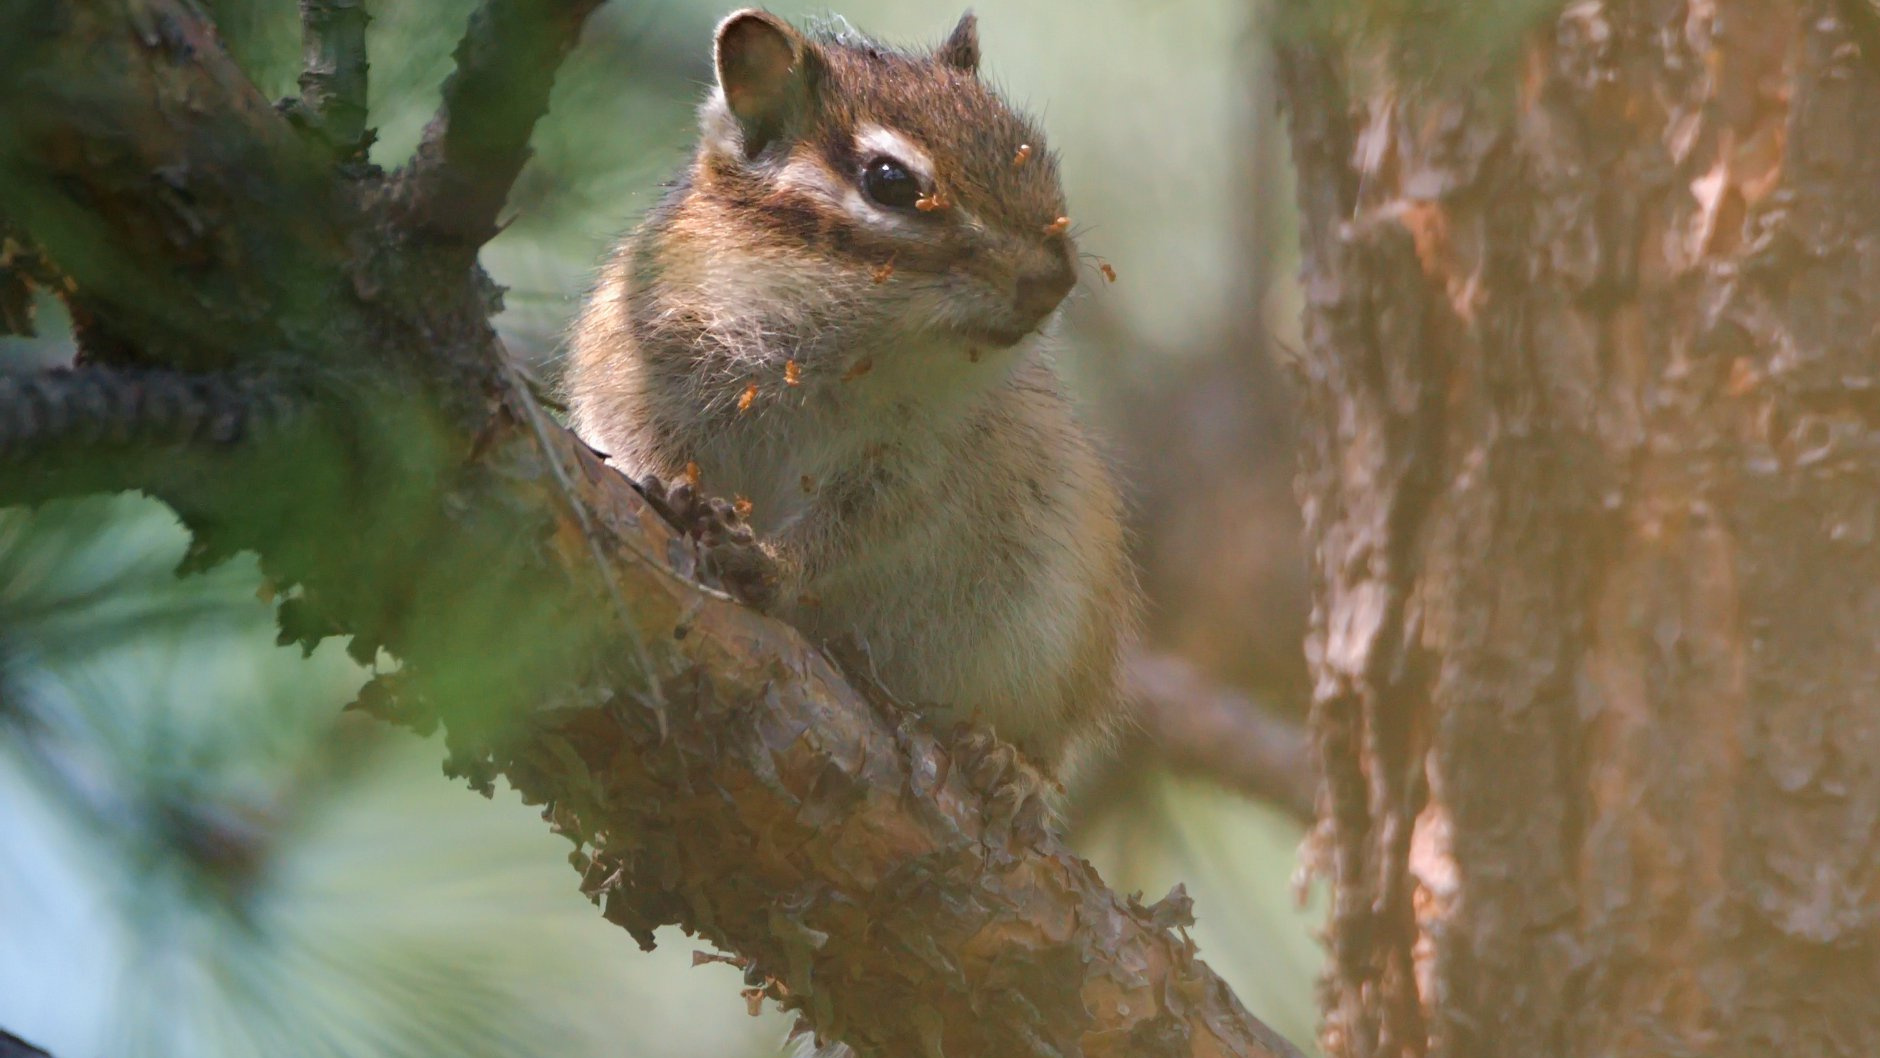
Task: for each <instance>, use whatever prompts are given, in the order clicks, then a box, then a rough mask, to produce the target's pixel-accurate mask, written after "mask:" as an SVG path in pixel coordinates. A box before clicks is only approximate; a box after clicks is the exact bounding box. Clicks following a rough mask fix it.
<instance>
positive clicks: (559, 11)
mask: <svg viewBox="0 0 1880 1058" xmlns="http://www.w3.org/2000/svg"><path fill="white" fill-rule="evenodd" d="M598 6H600V0H484V3H483V4H482V5H481V6H480V7H478V8H477V10H476V13H475V14H473V15H471V16H470V27H469V30H468V31H467V32H465V34H464V36H463V39H462V40H461V41H459V42H458V44H457V52H456V60H457V68H456V69H455V70H454V71H453V72H452V73H451V75H450V79H449V80H447V81H445V82H444V101H443V104H442V105H441V106H440V107H439V108H438V111H437V116H436V117H434V118H432V119H431V124H430V126H429V127H428V128H426V129H425V132H424V140H423V142H422V143H420V144H419V146H418V153H417V156H416V157H414V158H413V159H412V161H411V164H410V165H409V166H407V167H406V168H405V170H404V172H402V173H401V174H400V178H399V184H398V189H397V197H398V200H399V203H400V208H401V210H402V212H403V214H404V216H405V218H406V221H407V223H409V224H411V225H412V226H413V227H416V228H419V229H421V230H425V231H429V232H431V233H433V234H436V235H438V236H440V237H443V238H446V239H450V240H453V241H456V242H459V243H461V244H462V245H463V246H465V247H467V248H470V249H472V250H474V249H475V248H476V247H478V246H481V245H482V244H483V243H485V242H487V241H489V239H490V238H491V237H492V236H494V235H495V234H496V232H497V230H498V229H497V224H496V218H497V213H498V212H499V211H500V210H501V209H502V206H503V202H504V200H505V199H507V198H508V197H509V188H510V185H511V184H513V183H515V180H516V175H517V174H518V173H520V172H521V171H522V166H523V163H524V162H526V161H528V159H529V135H530V133H531V132H532V131H533V130H534V128H535V122H536V121H537V120H538V119H539V118H540V117H541V116H542V115H543V114H545V113H547V112H548V94H549V89H550V88H551V87H552V86H553V85H554V81H555V70H556V69H557V68H558V67H559V66H560V65H561V60H562V58H563V57H564V56H566V55H567V54H568V51H569V50H570V49H572V48H573V47H574V44H575V40H576V39H577V38H578V37H579V36H580V34H581V26H582V24H583V23H584V22H586V21H587V17H588V15H589V14H590V13H592V12H593V10H594V9H595V8H596V7H598Z"/></svg>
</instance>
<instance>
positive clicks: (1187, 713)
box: [1123, 654, 1318, 823]
mask: <svg viewBox="0 0 1880 1058" xmlns="http://www.w3.org/2000/svg"><path fill="white" fill-rule="evenodd" d="M1123 674H1124V679H1125V681H1126V688H1127V691H1128V694H1129V696H1130V699H1131V701H1132V702H1133V703H1134V705H1135V707H1136V715H1137V718H1138V719H1139V720H1140V722H1141V724H1142V727H1143V729H1144V730H1145V731H1146V732H1147V733H1148V735H1149V737H1150V739H1151V740H1152V741H1153V742H1154V743H1155V745H1156V746H1157V747H1158V748H1159V749H1161V751H1162V753H1163V754H1164V755H1165V756H1166V757H1168V759H1169V760H1170V762H1172V763H1173V764H1175V765H1176V766H1177V767H1185V768H1187V769H1190V770H1192V771H1195V772H1198V773H1200V774H1203V775H1206V776H1208V777H1210V778H1213V779H1215V780H1217V781H1219V782H1220V783H1222V784H1223V785H1225V786H1228V787H1230V788H1232V789H1235V790H1238V791H1240V792H1242V793H1244V794H1247V795H1248V796H1249V797H1253V798H1255V799H1257V800H1260V801H1264V802H1267V803H1269V804H1272V805H1274V806H1276V807H1278V808H1281V809H1283V810H1285V811H1286V813H1287V814H1289V815H1291V816H1292V817H1293V818H1295V819H1298V820H1300V821H1302V822H1305V823H1311V822H1312V821H1313V811H1314V800H1315V797H1316V793H1317V789H1318V776H1317V774H1316V772H1315V771H1314V769H1313V766H1312V755H1313V754H1312V740H1311V738H1310V736H1308V735H1307V733H1306V729H1305V726H1304V725H1303V724H1300V723H1298V722H1296V721H1293V720H1290V719H1288V718H1286V717H1284V716H1281V715H1280V714H1278V713H1276V712H1274V711H1273V710H1272V709H1270V708H1268V707H1267V706H1266V705H1264V704H1262V703H1260V702H1258V701H1256V700H1254V699H1252V698H1249V697H1247V696H1245V695H1242V694H1238V693H1236V692H1234V691H1231V690H1227V689H1225V688H1222V687H1219V686H1216V685H1214V684H1211V683H1209V682H1208V680H1207V679H1206V677H1204V676H1202V674H1201V673H1199V672H1197V671H1196V670H1195V668H1194V666H1192V665H1190V664H1188V663H1187V662H1185V661H1182V660H1180V659H1178V658H1173V657H1169V656H1167V655H1158V654H1137V655H1134V656H1132V657H1131V658H1129V660H1128V661H1127V662H1126V663H1125V664H1124V668H1123Z"/></svg>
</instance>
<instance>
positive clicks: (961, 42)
mask: <svg viewBox="0 0 1880 1058" xmlns="http://www.w3.org/2000/svg"><path fill="white" fill-rule="evenodd" d="M731 32H735V33H736V34H738V35H739V39H738V40H737V41H735V42H733V44H732V45H730V46H731V47H735V48H737V49H739V50H738V51H737V52H736V53H735V54H731V55H727V54H726V53H725V49H726V48H727V44H726V40H727V39H728V36H729V34H730V33H731ZM749 38H759V39H760V43H761V45H762V48H763V49H764V50H762V51H753V49H751V48H750V46H749V45H748V43H747V40H748V39H749ZM779 48H782V49H786V51H784V52H783V54H791V55H794V56H795V57H796V60H797V61H796V62H795V64H794V65H793V66H792V67H791V68H790V71H791V72H790V77H791V78H792V80H790V81H787V82H783V81H778V80H776V77H777V76H778V75H777V74H776V72H775V71H776V69H777V67H778V64H777V63H775V62H773V61H770V58H769V57H770V56H772V55H774V54H777V53H778V52H777V51H776V49H779ZM720 49H721V51H720V56H719V58H720V78H721V85H720V88H719V89H718V90H717V91H715V92H714V93H713V95H712V98H711V99H710V100H708V101H707V103H706V105H705V107H704V108H703V112H702V126H703V135H702V137H701V142H700V146H699V150H698V152H697V155H696V156H695V158H694V160H693V163H692V165H691V167H690V168H689V170H688V172H687V174H686V175H685V177H684V178H683V179H682V180H681V181H680V182H679V183H678V184H677V185H676V186H675V187H674V189H673V190H672V192H671V193H670V194H669V195H668V196H667V198H666V199H665V201H664V202H662V203H661V204H660V206H659V207H657V208H656V209H655V210H654V211H653V212H652V214H651V215H650V216H649V217H648V218H647V219H646V221H645V223H644V224H643V225H642V227H641V228H640V229H639V231H638V232H636V233H635V234H634V235H632V236H631V237H629V238H628V239H627V240H625V241H624V242H623V243H622V244H621V246H620V247H619V248H618V249H617V250H616V252H615V253H614V255H613V257H612V258H611V259H610V261H609V262H608V264H607V265H606V267H605V269H604V270H603V272H602V275H601V277H600V282H599V283H598V285H597V286H596V288H595V290H594V293H593V295H592V297H591V298H590V300H589V302H588V306H587V309H586V311H585V312H584V313H583V315H582V317H581V319H580V321H579V323H578V324H577V325H576V328H575V330H574V334H573V337H572V342H571V345H572V354H573V357H572V365H571V368H570V373H569V390H570V397H571V404H572V406H573V409H574V423H575V426H576V428H577V429H578V430H579V431H580V432H581V433H582V434H583V436H585V437H586V438H587V439H588V440H589V441H590V442H592V443H594V444H595V445H596V446H597V447H599V448H601V449H603V450H605V451H608V452H611V453H612V454H613V455H614V457H615V460H616V461H617V462H618V463H619V464H621V465H622V466H623V467H624V468H625V469H626V470H627V471H628V472H629V473H632V474H635V475H645V474H649V473H651V474H659V475H662V476H665V477H668V478H671V477H675V476H678V475H680V474H681V473H682V472H683V470H684V468H685V466H686V465H687V464H688V463H694V462H695V463H697V464H698V466H699V468H700V469H701V471H702V474H703V478H704V487H705V489H706V490H707V491H709V492H714V493H718V494H720V495H733V494H736V495H742V496H746V497H749V498H750V500H751V501H752V503H753V505H754V509H753V513H752V521H753V524H754V525H755V526H756V528H757V529H758V531H759V533H760V535H761V536H762V538H763V539H764V541H765V547H766V549H767V551H769V553H770V554H771V555H772V556H773V557H774V558H775V560H776V562H777V564H778V566H779V568H780V570H781V572H782V581H783V583H782V584H781V586H780V591H779V594H778V598H779V600H780V602H779V604H778V606H777V609H778V611H779V612H780V613H781V615H782V616H784V617H786V618H787V619H789V620H790V621H792V622H793V623H795V624H796V625H798V626H799V627H801V628H802V629H803V630H804V631H805V632H807V633H808V634H810V635H811V636H812V637H822V638H838V637H853V638H855V639H859V640H860V641H862V642H864V643H866V645H867V647H868V650H869V652H870V654H871V656H872V658H873V660H874V664H875V666H876V668H877V670H878V674H879V676H880V677H881V679H882V681H883V682H884V684H886V686H887V687H888V688H889V689H890V690H893V691H894V692H896V693H897V694H899V695H900V696H901V697H903V698H905V699H908V700H910V701H916V702H922V703H932V705H933V708H934V709H935V710H937V711H938V712H939V713H940V714H941V715H942V716H943V717H960V718H964V717H966V716H976V717H978V718H980V719H983V720H986V721H988V722H990V723H991V724H992V725H993V727H994V728H995V729H996V730H997V731H998V732H999V733H1000V734H1001V735H1002V736H1004V737H1006V738H1008V739H1011V740H1012V741H1014V742H1016V743H1018V745H1019V746H1020V748H1022V749H1023V750H1025V751H1026V752H1027V753H1028V754H1029V755H1030V756H1031V757H1032V758H1034V759H1035V760H1036V761H1037V762H1038V763H1040V764H1042V765H1044V766H1045V767H1047V768H1049V769H1052V770H1054V771H1059V772H1060V773H1061V771H1062V769H1063V767H1064V766H1065V764H1066V762H1067V760H1068V759H1070V758H1071V757H1072V756H1073V755H1074V754H1076V753H1077V752H1078V750H1079V749H1080V748H1085V747H1088V746H1090V745H1092V744H1093V743H1097V742H1100V741H1101V740H1102V739H1103V737H1104V736H1105V735H1106V733H1107V732H1109V731H1110V730H1111V729H1112V728H1113V727H1114V725H1115V722H1116V719H1117V717H1118V716H1120V715H1121V714H1120V703H1119V699H1118V694H1117V690H1116V664H1117V652H1118V648H1119V644H1120V643H1121V641H1122V639H1123V638H1124V637H1125V636H1126V635H1127V634H1128V633H1129V631H1130V629H1131V625H1132V620H1133V614H1134V611H1135V594H1134V589H1133V578H1132V575H1131V573H1130V571H1129V567H1128V564H1127V561H1126V559H1125V557H1124V548H1123V534H1122V529H1121V511H1120V505H1119V501H1118V498H1117V493H1116V490H1115V487H1114V485H1113V484H1112V482H1111V480H1110V476H1109V474H1108V471H1107V468H1106V467H1105V465H1104V463H1103V461H1102V460H1101V459H1100V458H1099V457H1098V456H1097V454H1096V453H1095V451H1094V450H1093V448H1092V446H1091V445H1090V443H1089V442H1088V440H1087V439H1086V437H1085V435H1084V434H1083V432H1082V431H1081V430H1080V429H1079V427H1078V426H1077V424H1076V422H1075V420H1074V418H1073V416H1072V413H1071V409H1070V407H1069V405H1068V402H1067V401H1066V400H1065V399H1064V397H1063V395H1062V386H1061V385H1060V383H1059V382H1058V380H1057V378H1056V377H1055V375H1054V373H1053V371H1052V369H1051V367H1050V366H1049V364H1048V362H1047V361H1046V360H1045V359H1044V358H1043V357H1042V355H1041V354H1040V353H1039V351H1038V350H1037V349H1036V347H1035V346H1036V339H1035V338H1033V337H1031V336H1029V335H1027V336H1026V337H1024V338H1023V339H1022V340H1014V339H1016V338H1017V337H1018V335H1020V334H1024V333H1025V332H1028V331H1030V330H1031V329H1032V328H1033V327H1035V326H1036V325H1037V323H1038V319H1037V318H1036V316H1029V317H1028V316H1025V315H1024V314H1023V312H1022V311H1021V310H1020V309H1018V308H1015V307H1014V305H1015V304H1016V303H1017V302H1022V300H1023V299H1022V298H1017V299H1016V301H1015V294H1014V290H1015V289H1017V290H1020V291H1022V290H1023V286H1022V284H1023V282H1024V278H1025V277H1026V276H1028V275H1046V276H1068V272H1069V268H1070V261H1072V260H1073V259H1074V258H1073V257H1072V246H1071V242H1070V239H1069V237H1068V236H1067V235H1065V234H1064V233H1062V232H1061V231H1059V232H1057V233H1051V232H1049V231H1048V230H1047V229H1049V228H1050V227H1051V226H1052V222H1053V221H1055V220H1056V218H1058V217H1060V216H1062V215H1063V214H1064V212H1065V210H1064V202H1063V193H1062V191H1061V189H1060V186H1059V183H1058V176H1057V164H1056V160H1055V159H1054V158H1053V157H1052V156H1051V154H1050V152H1049V151H1048V150H1046V149H1045V147H1044V142H1043V138H1042V136H1041V135H1040V133H1039V131H1038V130H1037V128H1036V127H1035V126H1033V125H1032V124H1031V123H1030V122H1029V121H1028V120H1027V119H1026V118H1025V117H1024V116H1022V115H1020V114H1018V113H1016V112H1015V111H1013V110H1012V109H1011V108H1010V107H1009V106H1007V105H1006V104H1005V102H1004V101H1003V100H1001V99H1000V98H999V97H998V96H997V94H996V93H994V92H993V91H992V90H991V89H990V88H988V87H987V86H986V85H985V84H984V83H983V82H981V81H980V80H979V78H978V76H977V73H976V70H975V69H974V68H973V67H974V66H975V65H976V62H977V59H978V42H977V38H976V35H974V34H973V32H972V26H971V24H970V23H962V26H961V28H960V29H959V30H956V31H955V33H954V35H953V37H952V38H950V39H949V40H948V42H947V43H946V44H945V45H944V46H943V48H942V50H941V51H939V52H936V53H933V54H910V53H904V52H898V51H893V50H890V49H887V48H885V47H882V46H880V45H878V44H875V43H873V42H869V41H864V40H855V39H849V38H846V37H844V38H840V39H838V38H835V37H827V36H825V37H820V38H815V39H811V38H805V37H802V36H799V35H797V34H796V33H795V31H794V30H790V29H789V28H788V27H787V26H784V25H783V24H782V23H781V22H780V21H778V20H775V19H774V18H772V17H771V16H761V15H756V14H753V13H748V12H747V13H740V14H739V15H734V16H732V17H731V18H730V19H727V20H726V22H725V23H724V24H723V26H721V29H720ZM747 52H752V53H753V54H755V55H756V56H757V58H756V59H755V60H754V59H752V58H751V57H750V55H749V54H747ZM758 60H762V61H758ZM747 70H756V71H757V72H756V73H754V74H747V73H746V72H745V71H747ZM727 71H729V72H727ZM726 77H730V78H732V79H733V80H734V84H733V85H732V86H731V87H733V88H735V89H736V91H735V92H732V93H730V94H729V95H728V93H727V90H726V86H725V85H723V84H722V81H723V80H724V79H725V78H726ZM745 77H754V78H760V79H762V78H769V79H768V80H760V82H759V83H756V84H754V85H751V84H745V83H743V81H742V80H739V79H740V78H745ZM728 99H735V100H736V101H737V109H736V110H734V109H733V106H732V104H731V103H730V102H728V101H727V100H728ZM753 100H754V101H756V102H751V101H753ZM870 129H875V130H885V131H879V132H876V133H869V132H867V130H870ZM870 135H872V136H874V137H875V138H874V139H868V138H867V137H868V136H870ZM880 143H886V144H888V145H889V146H890V147H893V148H894V149H895V150H900V146H898V145H902V144H908V145H912V146H911V147H910V148H909V150H912V151H916V152H919V153H920V154H923V155H924V159H923V164H925V165H928V166H930V169H931V175H932V177H933V178H934V179H935V181H936V183H937V186H938V188H939V189H941V190H943V191H944V192H945V195H946V198H947V200H948V206H947V208H944V209H940V210H936V211H933V213H932V215H926V214H918V215H917V214H910V213H907V212H905V211H903V212H902V213H899V214H894V215H889V214H887V213H884V212H882V211H881V209H880V208H879V207H877V206H873V205H871V204H869V203H868V202H866V201H864V200H863V199H862V198H861V197H859V195H858V193H857V192H855V190H854V189H855V188H856V186H857V181H858V179H859V174H860V172H861V169H862V167H863V166H864V165H865V164H866V163H867V162H868V161H869V158H868V157H866V156H865V155H866V154H867V153H868V152H869V151H870V150H874V149H875V148H874V147H873V146H871V145H873V144H880ZM1021 144H1029V145H1031V147H1032V150H1031V152H1030V156H1029V158H1028V160H1027V162H1026V164H1024V165H1018V164H1014V158H1015V156H1016V155H1017V153H1018V149H1019V147H1020V145H1021ZM1066 282H1068V278H1067V279H1066ZM1050 299H1051V301H1053V302H1054V301H1055V299H1056V294H1055V288H1054V292H1053V293H1052V294H1051V295H1050ZM1046 307H1047V308H1048V305H1047V306H1046ZM792 379H794V380H795V381H794V384H792V382H791V380H792ZM753 385H755V386H756V387H757V390H756V395H755V396H754V397H751V398H749V399H748V400H747V399H746V396H747V394H748V393H749V391H750V389H751V387H752V386H753Z"/></svg>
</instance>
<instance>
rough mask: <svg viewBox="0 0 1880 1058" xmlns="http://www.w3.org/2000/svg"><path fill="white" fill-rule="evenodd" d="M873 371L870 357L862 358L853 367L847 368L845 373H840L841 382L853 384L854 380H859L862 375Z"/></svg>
mask: <svg viewBox="0 0 1880 1058" xmlns="http://www.w3.org/2000/svg"><path fill="white" fill-rule="evenodd" d="M874 369H875V360H874V358H873V357H870V356H864V357H862V358H861V359H860V360H857V361H855V365H854V366H853V367H851V368H849V369H848V370H847V371H844V372H843V373H842V381H844V382H853V381H855V380H856V379H858V378H861V377H862V376H863V375H866V374H868V373H869V372H870V371H873V370H874Z"/></svg>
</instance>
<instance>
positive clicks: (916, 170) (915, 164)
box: [855, 125, 934, 187]
mask: <svg viewBox="0 0 1880 1058" xmlns="http://www.w3.org/2000/svg"><path fill="white" fill-rule="evenodd" d="M855 153H856V156H857V157H859V158H861V160H862V164H863V165H866V164H868V162H869V161H871V160H872V159H874V158H877V157H879V156H882V155H886V156H887V157H889V158H893V159H894V160H895V161H897V162H900V163H901V164H902V165H904V166H906V167H907V168H908V170H909V171H910V172H912V173H913V174H914V175H915V176H917V177H919V178H920V182H921V186H922V187H932V186H933V183H934V179H933V159H932V158H929V157H928V156H927V152H926V151H924V150H921V148H920V145H919V144H917V143H915V142H914V141H913V140H910V139H908V138H907V137H906V136H903V135H901V134H900V133H898V132H896V131H894V130H893V129H888V128H883V127H881V126H880V125H863V126H862V127H861V128H859V129H857V130H856V132H855Z"/></svg>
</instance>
